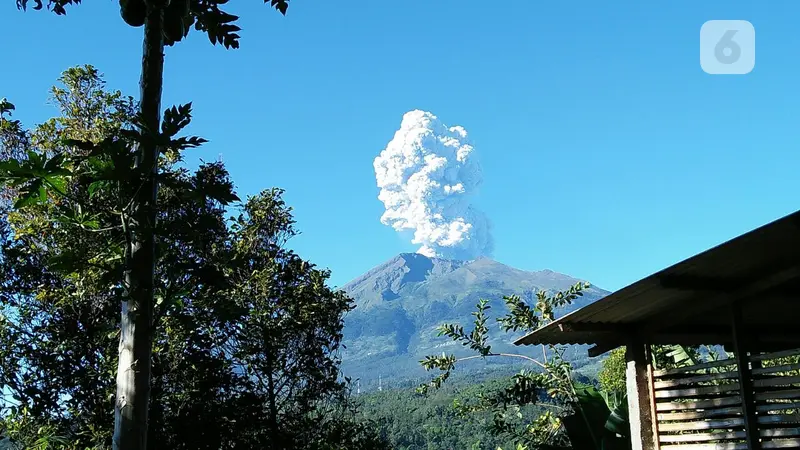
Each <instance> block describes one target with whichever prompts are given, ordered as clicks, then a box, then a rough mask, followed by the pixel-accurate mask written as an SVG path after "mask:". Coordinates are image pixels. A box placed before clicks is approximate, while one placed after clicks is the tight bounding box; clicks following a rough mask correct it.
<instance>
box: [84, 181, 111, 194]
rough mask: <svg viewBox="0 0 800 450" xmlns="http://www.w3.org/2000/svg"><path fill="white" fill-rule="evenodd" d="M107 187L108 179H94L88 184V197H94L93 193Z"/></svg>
mask: <svg viewBox="0 0 800 450" xmlns="http://www.w3.org/2000/svg"><path fill="white" fill-rule="evenodd" d="M106 187H108V181H106V180H99V181H94V182H92V184H90V185H89V198H91V197H94V195H95V194H97V193H98V192H100V191H101V190H103V189H105V188H106Z"/></svg>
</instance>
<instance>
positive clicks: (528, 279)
mask: <svg viewBox="0 0 800 450" xmlns="http://www.w3.org/2000/svg"><path fill="white" fill-rule="evenodd" d="M579 281H585V280H580V279H577V278H574V277H571V276H568V275H564V274H560V273H557V272H553V271H552V270H541V271H524V270H519V269H515V268H513V267H509V266H507V265H505V264H502V263H499V262H497V261H494V260H492V259H490V258H478V259H474V260H470V261H461V260H451V259H440V258H429V257H427V256H424V255H421V254H418V253H402V254H400V255H397V256H395V257H394V258H392V259H390V260H389V261H386V262H385V263H383V264H380V265H378V266H377V267H375V268H373V269H371V270H369V271H368V272H366V273H365V274H363V275H361V276H359V277H357V278H356V279H354V280H352V281H351V282H349V283H347V284H346V285H345V286H343V287H342V289H343V290H344V291H345V292H347V294H348V295H350V296H351V297H352V298H353V299H354V300H355V303H356V309H355V310H353V311H351V312H350V313H348V315H347V317H346V318H345V328H344V344H345V347H346V348H345V349H344V350H343V351H342V369H343V372H344V374H345V375H346V376H349V377H351V378H353V379H356V378H358V379H360V380H361V382H362V383H366V384H372V383H374V382H375V381H376V380H378V379H380V380H381V382H389V383H391V382H393V381H394V382H399V381H402V380H418V379H422V378H424V377H429V376H430V374H426V373H425V371H424V370H423V369H422V368H421V367H420V365H419V361H420V360H421V359H422V358H423V357H424V356H425V355H431V354H442V352H446V353H448V354H449V353H454V354H456V355H457V356H462V355H469V354H472V353H470V350H469V349H466V348H463V347H462V346H461V345H460V344H458V343H455V342H452V341H450V340H449V339H448V338H446V337H442V336H438V330H437V327H438V326H439V325H441V324H442V323H458V324H461V325H463V326H464V328H465V330H466V331H469V330H471V329H472V327H473V325H472V321H473V319H474V318H473V317H472V315H471V313H472V312H473V311H475V305H476V304H477V303H478V301H479V300H480V299H486V300H488V301H489V305H490V306H491V309H490V310H489V312H488V315H489V317H490V320H489V324H488V326H489V329H490V332H489V343H490V344H491V345H492V347H493V349H494V350H495V351H502V352H515V353H520V352H530V351H532V349H528V348H525V347H522V348H520V347H515V346H514V345H513V344H512V343H511V342H512V341H513V340H514V338H515V337H516V336H515V335H514V334H511V333H507V332H504V331H503V330H502V329H500V327H499V325H498V324H497V323H496V321H495V320H494V319H495V318H497V317H500V316H502V315H504V314H505V312H506V311H507V309H506V306H505V304H504V302H503V296H508V295H518V296H520V297H522V298H523V299H527V300H532V299H535V293H536V292H537V291H539V290H548V291H552V290H556V291H557V290H563V289H567V288H569V287H570V286H572V285H574V284H575V283H577V282H579ZM608 294H609V292H607V291H604V290H602V289H599V288H596V287H591V288H589V289H588V290H586V291H584V295H583V297H579V298H578V299H577V300H576V301H575V302H574V303H573V304H572V305H569V306H567V307H565V308H563V309H561V310H559V311H557V312H556V313H557V316H561V315H563V314H566V313H568V312H571V311H573V310H575V309H578V308H581V307H583V306H585V305H587V304H589V303H591V302H593V301H595V300H598V299H600V298H602V297H604V296H606V295H608ZM580 350H581V349H577V348H571V349H570V350H569V351H568V352H567V356H568V357H569V358H571V359H573V360H574V359H581V358H583V359H585V358H586V352H585V351H580ZM486 364H487V363H486V362H483V361H480V360H478V362H477V363H469V364H466V365H465V366H464V367H463V368H460V369H459V370H461V371H464V370H466V371H467V372H469V371H475V370H485V368H486ZM490 364H491V365H492V366H493V367H502V366H507V367H509V368H513V367H514V366H518V365H519V364H520V363H519V360H516V359H513V358H510V359H500V358H495V359H492V361H491V363H490Z"/></svg>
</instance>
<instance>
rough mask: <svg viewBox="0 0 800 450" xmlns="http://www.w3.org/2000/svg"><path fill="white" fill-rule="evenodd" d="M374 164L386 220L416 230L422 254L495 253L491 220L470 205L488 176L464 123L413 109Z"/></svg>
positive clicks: (455, 256)
mask: <svg viewBox="0 0 800 450" xmlns="http://www.w3.org/2000/svg"><path fill="white" fill-rule="evenodd" d="M373 165H374V167H375V178H376V179H377V182H378V187H379V188H380V193H379V194H378V199H379V200H380V201H382V202H383V204H384V206H385V207H386V211H385V212H384V213H383V215H382V216H381V223H383V224H384V225H389V226H391V227H392V228H394V229H395V230H397V231H403V230H413V231H414V238H413V240H412V241H411V242H412V243H414V244H421V245H422V246H421V247H420V248H419V250H417V252H418V253H421V254H423V255H426V256H429V257H433V256H436V257H441V258H449V259H461V260H469V259H474V258H476V257H478V256H490V255H491V252H492V249H493V241H492V235H491V230H490V223H489V220H488V218H487V217H486V215H485V214H484V213H483V212H481V211H478V210H477V209H475V208H473V207H472V205H471V204H470V196H471V194H472V193H473V192H475V191H476V189H477V188H478V186H480V184H481V182H482V180H483V177H482V173H481V167H480V164H479V163H478V161H477V159H476V157H475V150H474V148H473V147H472V145H470V144H469V142H468V140H467V131H466V130H465V129H464V128H463V127H460V126H453V127H447V126H446V125H444V124H443V123H442V122H441V121H439V119H438V118H437V117H436V116H434V115H433V114H431V113H429V112H426V111H420V110H414V111H409V112H407V113H406V114H405V115H403V121H402V123H401V124H400V129H399V130H397V132H395V134H394V138H393V139H392V140H391V141H389V144H388V145H387V146H386V148H385V149H384V150H383V151H381V153H380V155H379V156H378V157H377V158H375V161H374V163H373Z"/></svg>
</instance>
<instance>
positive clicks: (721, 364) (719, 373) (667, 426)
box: [652, 349, 800, 450]
mask: <svg viewBox="0 0 800 450" xmlns="http://www.w3.org/2000/svg"><path fill="white" fill-rule="evenodd" d="M798 356H800V349H797V350H791V351H782V352H776V353H769V354H761V355H751V356H750V360H751V361H752V362H753V363H754V364H753V366H754V367H753V370H752V372H753V386H754V387H755V391H756V392H755V399H756V412H757V414H758V417H757V421H758V425H759V435H760V440H761V448H763V449H773V448H780V449H783V448H796V449H800V362H798V361H797V357H798ZM793 357H794V360H792V359H791V358H793ZM780 358H782V359H780ZM787 359H788V360H787ZM652 373H653V388H654V397H655V410H656V420H657V429H658V437H659V442H660V448H661V449H662V450H670V449H672V450H739V449H742V450H747V444H746V443H745V439H744V438H745V432H744V416H743V415H742V399H741V396H740V392H739V383H738V372H737V369H736V361H735V360H734V359H727V360H723V361H715V362H712V363H704V364H698V365H695V366H692V367H686V368H679V369H669V370H655V371H653V372H652Z"/></svg>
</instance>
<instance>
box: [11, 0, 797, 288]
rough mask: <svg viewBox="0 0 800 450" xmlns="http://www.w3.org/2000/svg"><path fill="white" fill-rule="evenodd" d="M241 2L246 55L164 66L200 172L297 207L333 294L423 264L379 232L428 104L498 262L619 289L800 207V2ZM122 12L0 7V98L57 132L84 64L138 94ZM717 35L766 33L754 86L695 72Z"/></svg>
mask: <svg viewBox="0 0 800 450" xmlns="http://www.w3.org/2000/svg"><path fill="white" fill-rule="evenodd" d="M232 3H233V4H234V5H235V8H232V12H234V13H238V14H240V15H241V16H242V17H243V19H242V20H241V23H240V25H241V26H242V28H243V29H244V31H243V32H242V33H241V34H242V37H243V39H242V48H241V49H240V50H237V51H225V50H224V49H222V48H221V47H211V45H210V44H209V42H208V41H207V39H206V38H204V37H203V36H201V35H200V34H193V35H190V38H189V40H188V42H186V43H184V44H181V45H179V46H178V47H176V48H172V49H169V50H168V53H167V57H166V83H165V90H164V105H165V106H166V105H169V104H173V103H184V102H188V101H193V102H194V105H195V116H196V119H195V122H194V125H193V128H192V130H191V132H193V133H195V134H200V135H202V136H204V137H206V138H208V139H210V141H211V143H210V144H208V145H207V146H206V147H205V148H204V149H202V150H199V151H197V152H196V153H195V154H194V155H191V154H190V155H188V158H189V159H191V158H195V159H196V158H201V157H202V158H205V159H209V160H212V159H216V158H217V156H218V155H220V154H221V155H223V159H224V161H225V162H226V163H227V165H228V167H229V169H230V171H231V172H232V174H233V177H234V179H235V181H236V184H237V186H238V188H239V190H240V192H242V193H245V194H253V193H256V192H258V191H259V190H261V189H264V188H267V187H271V186H279V187H283V188H285V189H286V190H287V200H288V202H289V203H290V204H291V205H293V206H294V207H295V209H296V218H297V220H298V225H299V227H300V229H301V230H302V231H303V235H302V236H301V237H299V238H298V239H297V240H296V241H294V243H293V246H294V248H295V249H296V250H298V251H299V252H300V253H301V254H302V255H304V256H305V257H307V258H310V259H311V260H312V261H314V262H316V263H317V264H319V265H321V266H326V267H329V268H331V269H332V270H333V274H334V276H333V282H334V283H335V284H337V285H341V284H344V283H345V282H346V281H348V280H349V279H351V278H353V277H355V276H357V275H359V274H360V273H362V272H364V271H366V270H367V269H369V268H371V267H372V266H374V265H376V264H378V263H380V262H382V261H384V260H386V259H389V258H390V257H392V256H393V255H395V254H397V253H399V252H404V251H414V250H415V248H416V247H415V246H412V245H411V244H410V242H408V241H407V240H406V239H405V238H403V237H401V236H399V235H398V234H397V233H395V232H394V231H393V230H391V229H390V228H388V227H386V226H383V225H381V224H380V222H379V217H380V215H381V213H382V211H383V206H382V204H381V203H380V202H379V201H378V200H377V198H376V197H377V192H378V190H377V188H376V186H375V177H374V173H373V169H372V161H373V159H374V158H375V156H376V155H377V154H378V153H379V152H380V150H381V149H383V148H384V146H385V145H386V143H387V142H388V141H389V140H390V139H391V137H392V135H393V133H394V131H395V130H396V129H397V127H398V126H399V124H400V119H401V117H402V115H403V113H404V112H406V111H408V110H410V109H415V108H419V109H424V110H428V111H431V112H433V113H434V114H436V115H438V116H439V117H440V118H441V119H442V120H443V121H444V122H445V123H448V124H460V125H463V126H464V127H465V128H466V129H467V130H468V131H469V133H470V135H471V138H472V139H473V140H474V143H475V145H476V147H477V149H478V152H479V153H480V158H481V162H482V164H483V168H484V186H483V189H482V191H481V193H480V195H479V197H478V198H477V199H476V203H477V205H478V206H479V207H480V208H481V209H483V210H484V211H485V212H487V214H488V215H489V217H490V218H491V219H492V221H493V223H494V235H495V240H496V251H495V255H494V257H495V259H497V260H499V261H501V262H504V263H506V264H509V265H511V266H515V267H518V268H522V269H544V268H549V269H552V270H556V271H559V272H564V273H568V274H571V275H573V276H576V277H580V278H584V279H588V280H589V281H591V282H593V283H594V284H596V285H598V286H600V287H603V288H606V289H609V290H615V289H618V288H621V287H623V286H625V285H626V284H628V283H630V282H633V281H635V280H637V279H639V278H641V277H644V276H646V275H648V274H650V273H652V272H653V271H656V270H659V269H661V268H663V267H665V266H667V265H670V264H672V263H674V262H677V261H679V260H681V259H684V258H685V257H688V256H691V255H693V254H695V253H697V252H699V251H702V250H704V249H706V248H709V247H711V246H713V245H716V244H718V243H721V242H723V241H725V240H727V239H729V238H732V237H734V236H736V235H738V234H741V233H743V232H746V231H748V230H750V229H752V228H755V227H757V226H759V225H761V224H764V223H767V222H769V221H771V220H773V219H776V218H778V217H781V216H783V215H785V214H788V213H790V212H793V211H794V210H796V209H798V208H800V202H798V200H797V198H798V193H799V192H800V176H798V167H799V166H800V145H799V144H800V133H798V130H800V126H799V125H800V102H799V101H798V100H800V70H798V69H799V68H800V66H799V65H798V63H797V61H798V58H800V34H798V32H797V31H798V26H797V24H798V20H800V3H797V2H792V1H788V0H784V1H771V2H753V1H746V2H745V1H740V2H731V1H702V2H697V1H690V0H682V1H669V2H645V1H641V0H637V1H633V0H624V1H623V0H617V1H613V2H589V1H584V2H537V1H527V0H516V1H508V2H502V3H499V2H495V3H493V5H494V6H487V5H489V3H487V2H477V1H463V0H462V1H459V0H447V1H446V0H437V1H422V0H415V1H396V0H385V1H369V2H368V1H364V2H356V3H352V2H351V3H346V2H332V1H320V0H292V6H291V7H290V11H289V15H288V16H287V17H286V18H282V17H280V16H279V15H278V14H277V13H275V12H273V11H270V10H268V9H267V8H266V7H265V6H264V5H262V4H261V2H260V1H258V0H251V1H247V2H245V1H235V2H232ZM343 5H347V6H346V7H344V6H343ZM237 8H239V9H237ZM117 11H118V6H117V3H116V1H113V0H90V1H87V2H86V4H85V5H83V6H80V7H78V8H73V9H70V13H69V15H68V16H67V17H66V18H65V17H55V16H53V15H51V14H45V13H43V12H35V11H29V12H27V13H22V12H17V11H16V10H15V8H14V7H13V2H12V1H10V0H8V1H4V2H3V5H2V6H1V7H0V28H2V29H3V30H4V32H5V33H4V35H5V37H6V40H5V43H6V45H5V46H4V50H3V63H2V65H3V70H2V71H0V89H2V92H0V96H6V97H8V98H9V99H10V100H11V101H13V102H14V103H16V104H17V108H18V115H17V117H18V118H20V119H22V120H24V121H25V122H26V123H27V124H29V125H30V124H33V123H36V122H39V121H42V120H44V119H46V118H47V117H49V116H50V115H51V114H53V113H54V110H53V109H52V108H51V107H49V106H47V103H46V100H47V88H48V87H49V86H50V85H52V84H53V81H54V80H55V79H56V77H57V76H58V75H59V73H60V72H61V71H62V70H64V69H66V68H67V67H69V66H72V65H78V64H84V63H89V64H93V65H95V66H96V67H98V68H99V69H100V70H101V71H102V72H104V73H105V75H106V78H107V80H108V82H109V85H110V87H112V88H118V89H122V90H123V91H126V92H127V93H131V94H134V95H137V90H136V89H137V87H136V86H137V82H138V77H139V64H140V58H139V55H140V50H141V39H140V37H141V36H140V34H141V29H133V28H129V27H127V26H125V25H124V24H123V22H122V21H121V19H119V16H118V12H117ZM709 19H744V20H749V21H750V22H752V23H753V25H754V26H755V29H756V42H757V44H756V45H757V52H756V54H757V57H756V66H755V70H754V71H753V72H752V73H750V74H749V75H744V76H712V75H707V74H705V73H703V72H702V71H701V69H700V64H699V50H698V45H699V31H700V26H701V25H702V24H703V22H705V21H706V20H709Z"/></svg>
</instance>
